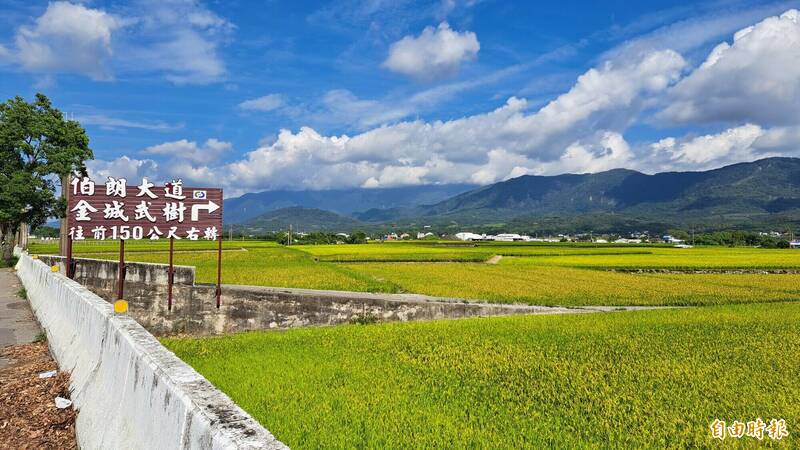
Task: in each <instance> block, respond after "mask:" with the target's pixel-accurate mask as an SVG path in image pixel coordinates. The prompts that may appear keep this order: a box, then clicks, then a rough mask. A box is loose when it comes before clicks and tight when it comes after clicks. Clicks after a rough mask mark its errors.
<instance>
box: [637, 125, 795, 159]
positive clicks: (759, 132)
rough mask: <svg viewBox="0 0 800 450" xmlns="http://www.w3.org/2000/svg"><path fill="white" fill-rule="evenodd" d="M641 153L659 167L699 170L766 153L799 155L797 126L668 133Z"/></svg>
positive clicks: (741, 127) (745, 126) (761, 156)
mask: <svg viewBox="0 0 800 450" xmlns="http://www.w3.org/2000/svg"><path fill="white" fill-rule="evenodd" d="M649 147H650V154H649V155H646V156H645V157H646V158H647V160H648V161H649V162H650V166H651V167H656V168H658V169H660V170H675V169H683V170H699V169H710V168H715V167H721V166H725V165H728V164H733V163H737V162H744V161H755V160H757V159H761V158H766V157H770V156H795V157H796V156H799V155H800V126H797V125H793V126H786V127H780V126H779V127H772V128H764V127H761V126H759V125H755V124H751V123H748V124H745V125H741V126H738V127H733V128H728V129H725V130H722V131H720V132H718V133H711V134H706V135H702V136H685V137H683V138H674V137H668V138H664V139H661V140H659V141H657V142H654V143H652V144H650V146H649Z"/></svg>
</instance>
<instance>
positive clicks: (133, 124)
mask: <svg viewBox="0 0 800 450" xmlns="http://www.w3.org/2000/svg"><path fill="white" fill-rule="evenodd" d="M74 119H75V120H77V121H78V122H80V123H81V124H83V125H96V126H99V127H101V128H104V129H109V130H112V129H116V128H134V129H139V130H150V131H174V130H179V129H181V128H183V124H177V125H171V124H168V123H165V122H160V121H158V122H141V121H135V120H128V119H120V118H116V117H109V116H107V115H105V114H81V115H77V116H75V117H74Z"/></svg>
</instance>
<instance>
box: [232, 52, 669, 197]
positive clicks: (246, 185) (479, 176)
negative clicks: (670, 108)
mask: <svg viewBox="0 0 800 450" xmlns="http://www.w3.org/2000/svg"><path fill="white" fill-rule="evenodd" d="M684 65H685V62H684V60H683V58H681V57H680V55H678V54H676V53H675V52H671V51H662V52H655V53H652V54H649V55H645V56H643V57H641V58H640V59H639V60H634V61H628V62H619V61H618V62H615V63H607V64H603V65H602V66H601V67H599V68H595V69H591V70H589V71H588V72H586V73H585V74H583V75H582V76H581V77H579V78H578V81H577V82H576V83H575V85H574V86H573V87H572V89H570V90H569V91H568V92H567V93H565V94H563V95H561V96H559V97H558V98H556V99H555V100H553V101H552V102H550V103H548V104H547V105H545V106H544V107H542V108H541V109H539V110H538V111H529V110H528V104H527V102H526V101H525V100H523V99H518V98H515V97H512V98H510V99H509V100H508V101H507V102H506V103H505V104H504V105H502V106H500V107H499V108H497V109H495V110H493V111H490V112H488V113H484V114H477V115H473V116H469V117H463V118H459V119H454V120H449V121H433V122H425V121H421V120H415V121H407V122H400V123H397V124H394V125H385V126H380V127H378V128H374V129H371V130H368V131H366V132H363V133H360V134H356V135H354V136H348V135H341V136H324V135H321V134H320V133H318V132H317V131H316V130H314V129H313V128H310V127H302V128H301V129H300V130H299V131H298V132H296V133H293V132H291V131H289V130H282V131H281V132H280V133H279V135H278V137H277V138H276V139H275V140H274V142H271V143H267V145H263V146H261V147H259V148H258V149H256V150H253V151H251V152H249V153H248V154H247V155H246V158H245V159H243V160H242V161H238V162H235V163H232V164H229V165H227V166H226V167H225V170H226V173H227V175H226V177H225V178H226V179H227V180H228V181H229V182H230V183H231V184H232V185H234V186H239V187H241V188H243V189H265V188H290V189H292V188H293V189H321V188H330V187H341V186H366V187H377V186H395V185H404V184H405V185H408V184H426V183H448V182H455V181H462V182H463V181H469V182H477V183H491V182H494V181H498V180H502V179H506V178H508V177H510V176H518V175H522V174H524V173H548V174H550V173H559V172H561V171H583V172H585V171H596V170H605V169H609V168H613V167H622V166H624V165H626V164H628V163H630V161H631V159H632V151H631V149H630V147H629V146H628V144H627V143H626V142H625V140H624V138H623V137H622V135H621V130H623V129H624V128H625V127H627V126H628V124H629V123H630V121H631V119H632V118H633V117H635V115H636V114H638V111H639V109H640V108H641V103H642V101H643V100H646V99H647V98H648V97H649V96H652V95H656V94H658V93H659V92H663V91H664V90H665V89H666V88H668V87H669V86H670V84H671V83H673V82H674V81H675V80H676V79H677V77H678V76H679V74H680V72H681V70H682V69H683V67H684ZM362 106H363V107H365V108H368V107H371V105H369V104H364V105H362Z"/></svg>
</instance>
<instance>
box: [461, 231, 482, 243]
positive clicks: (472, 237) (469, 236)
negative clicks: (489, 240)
mask: <svg viewBox="0 0 800 450" xmlns="http://www.w3.org/2000/svg"><path fill="white" fill-rule="evenodd" d="M456 239H459V240H462V241H483V240H486V235H485V234H475V233H470V232H468V231H462V232H461V233H456Z"/></svg>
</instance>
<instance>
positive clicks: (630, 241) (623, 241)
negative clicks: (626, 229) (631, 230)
mask: <svg viewBox="0 0 800 450" xmlns="http://www.w3.org/2000/svg"><path fill="white" fill-rule="evenodd" d="M614 243H615V244H641V243H642V240H641V239H626V238H620V239H617V240H616V241H614Z"/></svg>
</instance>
